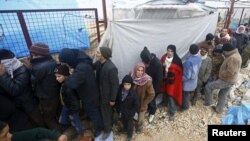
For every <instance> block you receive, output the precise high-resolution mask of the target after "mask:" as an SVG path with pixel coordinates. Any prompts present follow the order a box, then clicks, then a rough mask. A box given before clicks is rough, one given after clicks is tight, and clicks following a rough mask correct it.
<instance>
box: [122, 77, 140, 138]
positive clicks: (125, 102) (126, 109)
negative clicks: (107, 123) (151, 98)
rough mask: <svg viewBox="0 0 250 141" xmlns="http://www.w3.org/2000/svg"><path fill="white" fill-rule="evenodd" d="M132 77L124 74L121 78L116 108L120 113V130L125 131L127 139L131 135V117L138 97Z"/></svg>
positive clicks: (134, 111)
mask: <svg viewBox="0 0 250 141" xmlns="http://www.w3.org/2000/svg"><path fill="white" fill-rule="evenodd" d="M132 85H133V79H132V77H131V76H130V75H126V76H125V77H124V78H123V79H122V84H121V85H120V87H119V90H118V97H117V101H118V103H117V110H118V111H119V112H120V113H121V119H122V124H123V128H122V129H121V131H126V132H127V141H131V139H132V136H133V128H134V123H133V117H134V115H135V113H136V111H138V108H139V98H138V96H137V94H136V92H135V90H133V88H132Z"/></svg>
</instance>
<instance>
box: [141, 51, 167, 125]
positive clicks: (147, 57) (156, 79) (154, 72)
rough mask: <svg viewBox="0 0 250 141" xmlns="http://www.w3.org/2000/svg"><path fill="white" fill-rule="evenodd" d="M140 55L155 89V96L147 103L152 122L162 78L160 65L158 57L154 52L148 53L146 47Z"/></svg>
mask: <svg viewBox="0 0 250 141" xmlns="http://www.w3.org/2000/svg"><path fill="white" fill-rule="evenodd" d="M140 57H141V59H142V62H143V63H144V64H145V66H146V73H147V74H148V75H149V76H151V77H152V81H153V82H152V83H153V87H154V90H155V97H154V99H153V100H152V101H151V102H150V104H149V105H148V112H149V122H152V121H153V120H154V117H155V112H156V109H157V106H156V101H155V98H156V97H157V95H158V94H159V93H160V91H161V82H162V80H163V74H162V65H161V61H160V59H158V58H157V57H156V55H155V54H153V53H150V52H149V50H148V48H147V47H144V48H143V50H142V52H141V54H140Z"/></svg>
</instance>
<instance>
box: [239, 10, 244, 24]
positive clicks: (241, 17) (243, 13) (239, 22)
mask: <svg viewBox="0 0 250 141" xmlns="http://www.w3.org/2000/svg"><path fill="white" fill-rule="evenodd" d="M244 10H245V8H243V9H242V12H241V15H240V21H239V24H238V26H240V24H241V20H242V15H243V14H244Z"/></svg>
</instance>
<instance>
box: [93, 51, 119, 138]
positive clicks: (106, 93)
mask: <svg viewBox="0 0 250 141" xmlns="http://www.w3.org/2000/svg"><path fill="white" fill-rule="evenodd" d="M111 56H112V52H111V49H110V48H108V47H100V48H99V50H98V51H97V54H96V57H97V60H98V61H96V62H95V64H94V66H95V69H96V79H97V84H98V88H99V91H100V94H101V112H102V118H103V123H104V135H103V140H105V139H106V138H107V137H109V135H110V133H111V131H112V126H113V116H112V115H113V110H112V109H113V108H112V107H113V106H114V104H115V100H116V96H117V91H118V87H119V80H118V70H117V68H116V66H115V65H114V63H113V62H112V61H111V60H110V57H111Z"/></svg>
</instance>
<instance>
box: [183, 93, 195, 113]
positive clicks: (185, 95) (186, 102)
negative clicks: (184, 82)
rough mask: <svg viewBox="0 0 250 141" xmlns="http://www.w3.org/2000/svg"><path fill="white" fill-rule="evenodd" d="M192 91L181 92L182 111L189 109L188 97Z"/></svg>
mask: <svg viewBox="0 0 250 141" xmlns="http://www.w3.org/2000/svg"><path fill="white" fill-rule="evenodd" d="M192 93H193V91H183V92H182V109H183V110H187V109H188V108H189V97H190V95H191V94H192Z"/></svg>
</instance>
